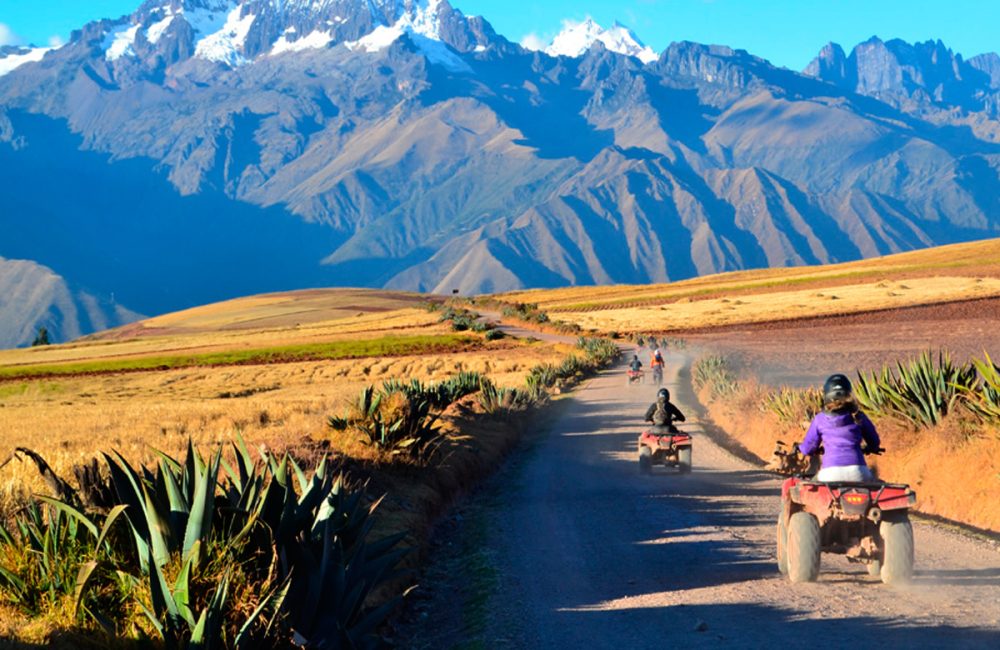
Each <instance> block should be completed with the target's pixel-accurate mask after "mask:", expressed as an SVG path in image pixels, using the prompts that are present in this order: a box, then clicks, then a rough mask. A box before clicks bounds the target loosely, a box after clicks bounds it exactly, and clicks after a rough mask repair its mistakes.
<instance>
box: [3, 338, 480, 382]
mask: <svg viewBox="0 0 1000 650" xmlns="http://www.w3.org/2000/svg"><path fill="white" fill-rule="evenodd" d="M478 342H480V339H478V338H476V337H473V336H468V335H459V334H437V335H416V336H384V337H382V338H377V339H359V340H354V341H330V342H326V343H309V344H300V345H286V346H274V347H267V348H251V349H245V350H226V351H223V352H206V353H201V354H188V355H153V356H142V357H133V358H127V359H107V358H105V359H95V360H93V361H79V362H70V363H59V364H37V365H18V366H7V367H0V380H2V381H9V380H15V379H28V378H36V379H37V378H41V377H58V376H60V375H85V374H104V373H115V372H138V371H157V370H172V369H176V368H192V367H204V366H236V365H249V364H270V363H289V362H297V361H322V360H334V359H356V358H362V357H397V356H404V355H411V354H433V353H443V352H452V351H456V350H460V349H462V348H467V347H469V346H471V345H474V344H476V343H478Z"/></svg>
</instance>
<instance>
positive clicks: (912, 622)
mask: <svg viewBox="0 0 1000 650" xmlns="http://www.w3.org/2000/svg"><path fill="white" fill-rule="evenodd" d="M686 363H687V359H685V358H683V357H681V356H678V355H670V357H669V358H668V369H670V370H672V372H670V371H668V374H667V377H666V385H667V386H668V387H669V388H670V389H671V392H672V393H673V395H674V401H675V402H676V403H677V404H678V405H679V406H680V408H681V409H682V410H683V411H684V412H685V413H688V414H689V426H687V427H686V428H687V429H688V430H689V431H692V432H693V433H694V434H695V436H696V439H695V447H694V467H695V469H694V472H692V473H691V474H689V475H679V474H676V473H674V472H670V471H667V470H665V469H663V468H660V467H657V468H654V472H653V474H652V475H648V476H643V475H640V474H639V472H638V467H637V462H636V456H635V436H636V433H637V430H638V427H640V426H641V424H640V422H639V418H640V417H641V414H642V411H643V410H644V409H645V407H646V406H647V405H648V403H649V402H651V401H652V399H653V395H654V392H655V389H654V388H653V387H652V386H650V385H648V384H647V385H645V386H642V387H627V386H626V385H625V382H624V377H623V371H622V369H621V368H618V369H615V370H614V371H608V372H605V373H603V374H602V375H600V376H599V377H597V378H595V379H594V380H592V381H591V382H589V383H588V384H587V385H586V386H585V387H583V388H582V389H580V390H578V391H577V392H576V393H575V394H574V395H573V397H572V398H571V399H569V400H567V403H566V404H564V405H563V407H562V413H561V416H560V417H559V418H558V420H556V421H555V423H554V425H553V426H552V428H551V431H550V432H549V433H548V434H547V435H545V436H543V437H541V438H540V439H539V440H538V442H537V443H536V444H535V445H534V447H533V448H532V449H530V450H528V451H526V452H524V453H523V455H522V456H521V457H520V458H519V459H515V461H514V462H512V463H511V464H510V465H509V466H508V467H506V468H505V469H504V470H502V471H501V472H500V474H499V475H498V476H497V477H496V478H495V479H494V480H493V481H492V485H491V486H490V487H488V488H487V489H486V490H485V492H486V493H485V494H481V495H479V497H478V498H479V499H480V501H482V502H483V503H485V504H487V505H483V506H472V509H471V511H469V512H467V513H466V521H464V522H462V523H460V524H459V525H457V527H456V528H455V531H454V532H453V534H452V537H451V538H449V539H448V541H447V542H446V544H447V548H445V549H441V550H440V551H439V552H440V553H441V554H442V556H443V557H444V558H445V559H443V560H440V561H438V562H437V567H436V568H435V567H434V566H432V568H431V571H430V572H429V575H428V576H425V580H426V581H427V583H428V586H427V587H426V589H427V593H425V594H424V596H423V597H424V598H427V599H429V602H428V603H427V605H426V607H425V610H426V611H425V613H424V614H422V615H421V616H422V617H423V619H424V620H423V622H422V623H421V624H420V625H418V626H417V628H416V629H415V630H412V631H411V635H410V638H409V641H410V643H409V644H408V645H411V647H449V646H452V645H454V644H462V645H464V644H467V643H472V644H478V645H481V646H483V647H487V648H622V649H624V648H652V647H671V646H673V647H719V648H764V647H780V646H781V645H784V644H787V645H789V646H792V647H810V646H815V647H822V648H841V647H843V648H852V649H853V648H864V647H907V648H945V647H947V648H961V647H968V648H1000V549H998V548H997V546H996V545H995V544H994V543H992V542H988V541H981V540H977V539H971V538H969V537H967V536H963V535H960V534H956V533H953V532H948V531H945V530H943V529H942V528H940V527H937V526H932V525H929V524H917V525H916V526H915V538H916V548H917V577H916V580H915V582H914V584H913V585H912V586H909V587H907V588H906V589H891V588H888V587H886V586H884V585H882V584H881V583H880V582H879V581H878V580H877V579H876V578H871V577H869V576H868V575H867V573H866V571H865V567H864V566H863V565H859V564H849V563H848V562H847V561H846V560H844V559H843V558H841V557H832V556H824V557H823V568H822V573H821V576H820V580H819V582H818V583H815V584H799V585H793V584H791V583H789V582H788V581H787V580H786V579H784V578H783V577H781V576H780V575H779V574H778V572H777V569H776V566H775V563H774V527H775V520H776V516H777V512H778V504H779V493H780V489H779V486H780V481H779V480H778V479H777V478H776V477H775V476H773V475H771V474H768V473H765V472H762V471H760V470H758V469H756V468H755V467H754V466H752V465H750V464H748V463H746V462H744V461H741V460H739V459H737V458H735V457H734V456H732V455H731V454H729V453H728V452H726V451H725V450H723V449H722V448H720V447H719V446H717V445H715V444H713V443H712V441H711V440H710V439H708V438H707V437H706V436H705V435H703V434H702V435H699V434H700V433H701V426H700V424H699V423H698V421H697V418H696V417H690V416H691V415H696V413H697V411H696V408H695V403H694V398H693V395H692V394H691V390H690V386H689V382H688V381H687V380H686V378H685V377H683V376H681V377H678V373H677V369H678V368H683V367H686ZM889 453H891V450H890V451H889ZM894 478H898V479H905V477H894ZM918 496H919V495H918ZM473 521H474V522H475V523H472V522H473ZM469 536H474V541H475V543H474V544H470V543H469V541H468V540H467V539H466V540H464V541H463V539H462V538H463V537H469ZM472 546H474V547H475V548H471V547H472ZM463 548H464V549H465V550H462V549H463ZM442 563H443V564H442ZM483 575H486V576H487V579H484V578H483Z"/></svg>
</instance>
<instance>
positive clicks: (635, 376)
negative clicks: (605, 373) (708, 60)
mask: <svg viewBox="0 0 1000 650" xmlns="http://www.w3.org/2000/svg"><path fill="white" fill-rule="evenodd" d="M625 374H626V375H627V377H628V379H627V380H626V384H627V385H629V386H631V385H632V384H641V383H643V382H644V381H645V377H644V374H643V372H642V371H641V370H632V369H631V368H629V369H628V370H627V371H626V373H625Z"/></svg>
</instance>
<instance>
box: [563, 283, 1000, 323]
mask: <svg viewBox="0 0 1000 650" xmlns="http://www.w3.org/2000/svg"><path fill="white" fill-rule="evenodd" d="M911 285H912V286H911ZM995 296H1000V279H998V278H982V279H977V278H966V277H929V278H924V279H922V280H921V281H920V283H919V284H917V283H915V282H911V283H910V284H906V283H904V282H886V281H879V282H869V283H863V284H849V285H841V286H838V287H836V288H833V289H829V290H824V291H816V290H815V289H796V288H783V289H775V290H773V291H769V292H767V293H755V294H748V295H744V296H741V297H740V298H739V299H733V298H731V297H717V298H706V299H703V300H697V301H690V302H674V303H668V304H660V305H648V306H641V307H622V308H616V309H602V310H595V311H579V312H575V311H568V312H560V314H559V317H560V318H562V319H564V320H568V321H570V322H573V323H577V324H579V325H580V326H581V327H583V328H585V329H591V328H592V329H597V330H602V331H619V332H647V331H670V330H683V329H702V328H709V327H718V326H726V325H737V324H745V323H764V322H773V321H780V320H789V319H795V318H807V317H816V316H832V315H838V314H844V313H857V312H867V311H874V310H879V309H889V308H896V307H908V306H913V305H925V304H933V303H940V302H948V301H953V300H961V299H971V298H986V297H995Z"/></svg>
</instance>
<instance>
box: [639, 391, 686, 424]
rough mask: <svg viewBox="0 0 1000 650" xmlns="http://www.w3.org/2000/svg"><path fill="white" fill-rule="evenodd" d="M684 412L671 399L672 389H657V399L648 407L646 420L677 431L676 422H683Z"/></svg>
mask: <svg viewBox="0 0 1000 650" xmlns="http://www.w3.org/2000/svg"><path fill="white" fill-rule="evenodd" d="M684 419H685V418H684V414H683V413H681V410H680V409H679V408H677V407H676V406H674V404H673V403H672V402H671V401H670V391H669V390H667V389H666V388H661V389H660V390H658V391H656V401H655V402H653V403H652V404H650V405H649V408H648V409H646V417H645V418H644V420H645V421H646V422H652V423H653V425H654V426H656V427H666V428H668V429H669V430H670V431H677V429H676V428H675V427H674V422H683V421H684Z"/></svg>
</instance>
